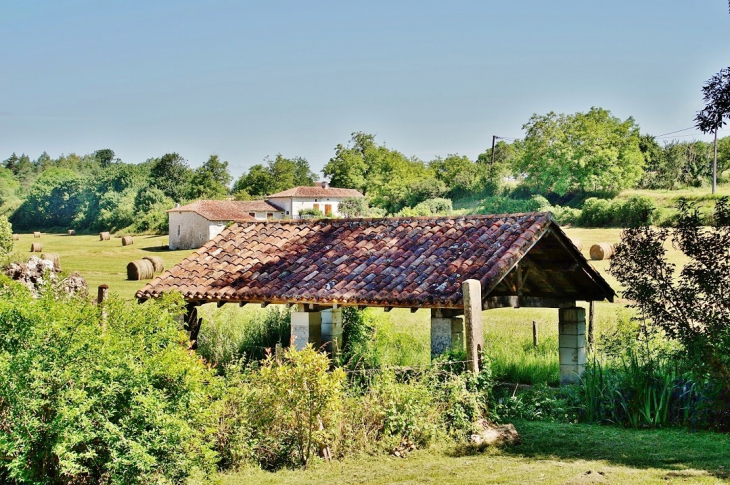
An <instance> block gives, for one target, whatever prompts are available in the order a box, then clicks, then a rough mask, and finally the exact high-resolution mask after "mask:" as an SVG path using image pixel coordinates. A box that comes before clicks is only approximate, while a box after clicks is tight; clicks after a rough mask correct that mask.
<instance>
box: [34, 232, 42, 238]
mask: <svg viewBox="0 0 730 485" xmlns="http://www.w3.org/2000/svg"><path fill="white" fill-rule="evenodd" d="M33 237H41V233H40V232H39V231H35V232H34V233H33Z"/></svg>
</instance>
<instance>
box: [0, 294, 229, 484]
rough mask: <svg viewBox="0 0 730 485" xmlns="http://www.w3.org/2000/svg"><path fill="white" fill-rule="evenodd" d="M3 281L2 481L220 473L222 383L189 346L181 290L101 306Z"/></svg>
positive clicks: (136, 479) (171, 479) (168, 478)
mask: <svg viewBox="0 0 730 485" xmlns="http://www.w3.org/2000/svg"><path fill="white" fill-rule="evenodd" d="M2 284H3V285H4V286H3V287H2V288H0V292H1V293H2V296H1V297H0V332H1V333H2V335H3V336H4V338H3V339H2V340H0V375H2V376H3V379H0V430H2V433H0V480H1V481H3V482H5V483H7V482H10V483H150V482H158V483H177V482H181V481H183V480H184V479H185V478H186V477H188V476H190V475H194V474H198V473H201V472H202V473H214V472H215V465H216V461H217V457H216V454H215V452H214V450H213V436H212V435H211V434H210V433H209V429H210V428H211V426H212V425H213V423H215V400H216V396H217V395H218V391H219V389H220V388H219V385H218V381H217V380H216V379H215V378H214V376H213V375H212V374H211V372H210V371H209V370H208V369H207V368H206V367H205V366H204V365H203V364H202V362H201V361H200V359H199V358H198V357H197V356H195V355H194V354H189V353H188V352H187V350H186V348H187V347H186V345H184V344H186V343H187V342H186V341H185V336H184V334H183V333H182V332H180V331H179V330H178V325H177V323H176V322H175V319H174V317H175V315H177V314H178V313H179V312H180V311H181V309H182V300H181V299H180V298H179V297H167V298H164V299H162V300H161V301H158V302H149V303H147V304H145V305H129V304H128V303H127V302H123V301H121V300H117V299H115V298H111V299H109V300H108V302H107V303H106V304H105V310H106V313H107V315H108V316H107V318H106V323H105V325H106V330H102V329H101V325H102V320H101V314H100V310H99V308H98V307H95V306H92V305H91V304H90V302H88V301H86V300H82V299H77V298H68V297H63V296H61V295H58V294H54V293H53V292H50V291H49V292H45V293H44V294H43V295H42V296H41V297H40V298H38V299H34V298H32V297H31V295H30V293H29V292H28V290H27V289H25V288H24V287H21V286H20V285H16V284H14V283H12V282H10V281H7V280H3V281H2Z"/></svg>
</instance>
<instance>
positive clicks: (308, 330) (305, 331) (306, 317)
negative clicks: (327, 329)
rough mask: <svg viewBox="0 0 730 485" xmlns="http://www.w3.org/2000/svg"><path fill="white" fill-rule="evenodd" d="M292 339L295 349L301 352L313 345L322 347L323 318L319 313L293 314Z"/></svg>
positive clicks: (317, 347)
mask: <svg viewBox="0 0 730 485" xmlns="http://www.w3.org/2000/svg"><path fill="white" fill-rule="evenodd" d="M291 338H292V345H293V346H294V348H296V349H298V350H301V349H303V348H304V347H306V346H307V344H310V343H311V344H312V345H314V347H315V348H316V349H319V347H320V346H321V345H322V317H321V315H320V313H319V312H292V314H291Z"/></svg>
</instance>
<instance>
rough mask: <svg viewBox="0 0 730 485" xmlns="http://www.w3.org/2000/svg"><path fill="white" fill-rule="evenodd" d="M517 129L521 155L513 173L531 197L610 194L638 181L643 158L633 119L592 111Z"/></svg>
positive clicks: (535, 120) (536, 120) (543, 118)
mask: <svg viewBox="0 0 730 485" xmlns="http://www.w3.org/2000/svg"><path fill="white" fill-rule="evenodd" d="M523 129H525V130H526V132H527V135H526V136H525V139H524V153H523V154H522V157H521V158H520V159H519V160H517V161H516V163H515V167H514V169H515V171H516V175H518V176H521V177H522V178H523V181H522V183H523V184H524V185H526V186H527V187H529V188H530V189H531V190H532V191H534V192H536V193H541V194H548V193H551V192H554V193H556V194H559V195H565V194H566V193H568V192H573V191H582V192H615V191H619V190H621V189H625V188H629V187H634V186H635V185H636V184H637V182H638V181H639V179H640V178H641V175H642V168H643V166H644V157H643V156H642V154H641V150H640V148H639V128H638V126H637V125H636V123H635V122H634V119H633V118H628V119H626V120H624V121H621V120H620V119H618V118H616V117H615V116H612V115H611V113H610V111H607V110H605V109H602V108H595V107H594V108H591V109H590V111H588V112H587V113H575V114H572V115H564V114H561V115H557V114H555V113H553V112H551V113H548V114H547V115H537V114H535V115H533V116H532V118H530V121H529V122H528V123H527V124H525V125H524V127H523Z"/></svg>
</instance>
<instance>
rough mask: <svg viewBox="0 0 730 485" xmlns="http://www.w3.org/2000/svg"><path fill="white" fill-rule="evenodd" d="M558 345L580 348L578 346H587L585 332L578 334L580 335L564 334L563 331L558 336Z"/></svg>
mask: <svg viewBox="0 0 730 485" xmlns="http://www.w3.org/2000/svg"><path fill="white" fill-rule="evenodd" d="M558 342H559V344H558V346H559V347H560V348H561V349H562V348H578V347H585V346H586V336H585V334H578V335H572V334H564V333H561V334H560V335H559V336H558Z"/></svg>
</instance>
